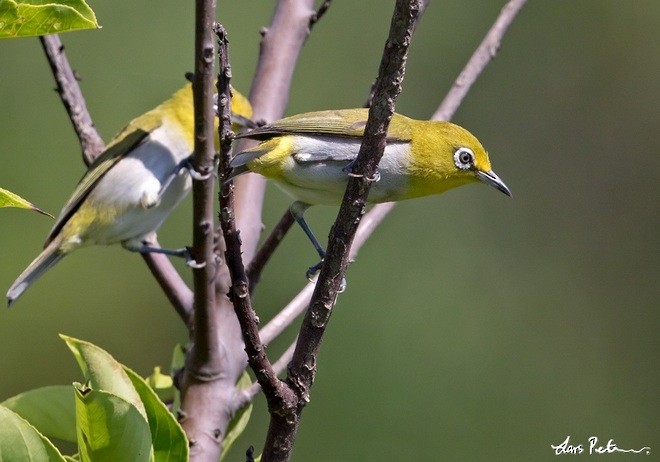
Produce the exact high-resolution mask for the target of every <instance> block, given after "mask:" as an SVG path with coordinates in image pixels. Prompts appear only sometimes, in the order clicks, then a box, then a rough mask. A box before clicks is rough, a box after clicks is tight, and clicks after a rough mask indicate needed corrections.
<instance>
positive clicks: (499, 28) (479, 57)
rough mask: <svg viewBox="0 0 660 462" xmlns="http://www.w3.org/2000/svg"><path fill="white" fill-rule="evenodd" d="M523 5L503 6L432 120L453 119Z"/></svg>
mask: <svg viewBox="0 0 660 462" xmlns="http://www.w3.org/2000/svg"><path fill="white" fill-rule="evenodd" d="M525 3H527V0H511V1H510V2H509V3H507V4H506V5H504V8H502V11H501V12H500V14H499V16H498V17H497V19H496V20H495V23H494V24H493V25H492V27H491V28H490V30H489V31H488V33H487V34H486V36H485V37H484V39H483V40H482V42H481V44H480V45H479V47H478V48H477V49H476V51H475V52H474V54H473V55H472V57H471V58H470V60H469V61H468V63H467V64H466V65H465V67H464V68H463V70H462V71H461V73H460V74H459V76H458V78H457V79H456V81H455V82H454V85H453V86H452V87H451V89H450V90H449V93H447V96H445V99H444V100H443V101H442V103H441V104H440V107H438V109H437V110H436V111H435V113H434V114H433V117H432V119H433V120H450V119H451V118H452V117H453V115H454V113H455V112H456V110H457V109H458V106H460V105H461V102H462V101H463V98H464V97H465V95H467V93H468V91H469V90H470V88H471V87H472V84H473V83H474V82H475V81H476V80H477V77H479V75H480V74H481V72H482V71H483V70H484V69H485V68H486V66H487V65H488V63H490V61H491V60H492V59H493V58H494V57H495V54H496V53H497V50H499V48H500V44H501V43H502V37H504V33H505V32H506V31H507V29H508V28H509V26H510V25H511V23H512V22H513V20H514V19H515V18H516V16H517V15H518V13H519V12H520V10H521V9H522V7H523V6H525Z"/></svg>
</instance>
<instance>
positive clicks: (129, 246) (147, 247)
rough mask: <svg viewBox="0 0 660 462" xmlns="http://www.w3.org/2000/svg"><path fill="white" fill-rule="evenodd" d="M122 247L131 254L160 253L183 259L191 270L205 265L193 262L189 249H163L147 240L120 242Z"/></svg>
mask: <svg viewBox="0 0 660 462" xmlns="http://www.w3.org/2000/svg"><path fill="white" fill-rule="evenodd" d="M122 246H123V247H124V248H125V249H126V250H129V251H131V252H137V253H160V254H163V255H169V256H172V257H179V258H183V259H184V260H185V262H186V265H188V266H189V267H191V268H203V267H204V266H205V265H206V263H205V262H202V263H198V262H196V261H195V260H193V258H192V256H191V255H190V248H188V247H182V248H180V249H164V248H162V247H160V246H158V245H154V243H153V242H151V241H150V240H149V239H148V238H146V239H129V240H128V241H124V242H122Z"/></svg>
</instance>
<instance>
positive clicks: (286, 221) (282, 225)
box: [247, 210, 294, 293]
mask: <svg viewBox="0 0 660 462" xmlns="http://www.w3.org/2000/svg"><path fill="white" fill-rule="evenodd" d="M293 223H294V219H293V215H291V212H289V210H287V211H286V212H284V214H283V215H282V218H280V221H278V222H277V224H276V225H275V226H274V227H273V229H272V231H271V232H270V234H269V235H268V237H267V238H266V240H265V241H264V243H263V244H262V245H261V247H260V248H259V250H258V251H257V254H256V255H255V257H254V258H253V259H252V261H251V262H250V265H249V266H248V268H247V273H248V280H249V281H250V293H252V292H253V291H254V288H255V287H256V286H257V284H258V283H259V281H260V280H261V272H262V271H263V269H264V268H265V266H266V264H267V263H268V261H269V260H270V257H272V256H273V253H275V250H276V249H277V247H278V246H279V245H280V242H282V239H284V236H286V233H287V232H288V231H289V230H290V229H291V226H292V225H293Z"/></svg>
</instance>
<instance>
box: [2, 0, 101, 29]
mask: <svg viewBox="0 0 660 462" xmlns="http://www.w3.org/2000/svg"><path fill="white" fill-rule="evenodd" d="M98 28H99V25H98V23H97V22H96V15H95V14H94V12H93V11H92V9H91V8H90V7H89V6H88V5H87V4H86V3H85V2H84V1H83V0H59V1H58V0H54V1H49V0H18V1H17V0H0V38H10V37H30V36H35V35H46V34H58V33H60V32H66V31H71V30H79V29H98Z"/></svg>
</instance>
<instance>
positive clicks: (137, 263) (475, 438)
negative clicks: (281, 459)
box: [0, 0, 660, 461]
mask: <svg viewBox="0 0 660 462" xmlns="http://www.w3.org/2000/svg"><path fill="white" fill-rule="evenodd" d="M393 3H394V2H393V1H388V2H384V1H382V0H369V1H367V0H362V1H359V2H341V1H336V2H334V3H333V4H332V6H331V8H330V10H329V11H328V13H327V16H326V17H324V18H323V20H322V21H321V22H320V23H319V24H318V25H317V26H316V27H315V28H314V30H313V32H312V34H311V36H310V38H309V40H308V42H307V44H306V46H305V48H304V50H303V52H302V55H301V57H300V62H299V66H298V68H297V70H296V73H295V78H294V84H293V89H292V92H291V100H290V104H289V108H288V111H287V114H294V113H298V112H304V111H311V110H319V109H328V108H340V107H355V106H360V105H362V103H363V101H364V99H365V97H366V95H367V93H368V91H369V88H370V84H371V82H372V80H373V79H374V77H375V76H376V72H377V67H378V62H379V60H380V56H381V52H382V47H383V43H384V39H385V37H386V34H387V29H388V27H389V18H390V14H391V11H392V6H393ZM503 4H504V2H503V1H497V2H495V1H490V2H483V1H480V0H470V1H467V0H460V1H459V0H452V1H441V0H435V1H434V2H432V3H431V5H430V7H429V8H428V10H427V12H426V14H425V16H424V18H423V20H422V22H421V24H420V26H419V28H418V31H417V34H416V37H415V39H414V41H413V44H412V49H411V53H410V58H409V65H408V71H407V75H406V80H405V82H404V91H403V94H402V95H401V96H400V98H399V101H398V104H397V110H398V112H401V113H404V114H406V115H410V116H412V117H417V118H424V117H429V116H430V114H431V113H432V112H433V111H434V110H435V108H436V107H437V105H438V104H439V103H440V101H441V99H442V97H443V96H444V94H445V92H446V91H447V90H448V88H449V86H450V84H451V83H452V82H453V80H454V78H455V77H456V76H457V74H458V72H459V71H460V69H461V68H462V66H463V64H464V63H465V62H466V60H467V59H468V57H469V56H470V54H471V53H472V51H473V50H474V48H475V47H476V46H477V44H478V43H479V42H480V40H481V38H482V37H483V35H484V33H485V32H486V30H487V29H488V28H489V27H490V25H491V23H492V21H493V20H494V18H495V17H496V15H497V14H498V12H499V9H500V8H501V6H502V5H503ZM91 6H92V7H93V8H94V9H95V11H96V13H97V15H98V18H99V22H100V24H102V26H103V28H102V29H101V30H98V31H85V32H76V33H67V34H65V35H63V36H62V40H63V41H64V43H65V44H66V46H67V52H68V56H69V59H70V60H71V62H72V64H73V66H74V67H75V69H76V70H77V71H78V72H79V74H80V76H81V77H82V79H83V80H82V88H83V91H84V92H85V96H86V98H87V102H88V105H89V108H90V110H91V113H92V116H93V118H94V120H95V122H96V124H97V126H98V128H99V130H100V132H101V134H102V135H103V136H104V137H105V139H106V140H108V139H109V138H110V136H112V134H114V133H115V132H117V131H118V130H119V129H120V128H121V127H122V126H123V124H125V123H126V122H127V121H128V120H130V119H131V118H132V117H134V116H136V115H138V114H140V113H142V112H144V111H145V110H147V109H149V108H151V107H153V106H155V105H156V104H157V103H158V102H159V101H161V100H162V99H164V98H165V97H167V96H168V95H169V94H170V93H171V92H173V91H174V90H175V89H176V88H178V87H179V86H181V85H182V84H183V73H184V72H186V71H190V70H192V67H193V66H192V64H193V61H192V50H193V4H192V2H167V3H164V4H161V5H160V6H159V7H157V8H154V6H153V5H152V3H150V2H134V1H128V0H119V1H113V2H101V1H93V0H92V1H91ZM271 13H272V2H263V1H257V0H243V1H221V2H219V13H218V15H219V16H218V17H219V20H220V21H222V22H223V23H224V24H225V26H226V27H227V29H228V31H229V34H230V35H229V37H230V46H231V49H230V53H231V63H232V66H233V75H234V80H233V84H234V85H235V86H236V87H237V88H239V89H242V90H244V91H247V90H248V89H249V86H250V79H251V77H252V74H253V72H254V68H255V63H256V59H257V55H258V43H259V33H258V32H259V28H260V27H262V26H265V25H267V24H268V22H269V20H270V16H271ZM659 25H660V2H657V1H652V0H646V1H644V0H638V1H636V2H619V1H614V0H611V1H608V0H599V1H595V0H581V1H575V0H571V1H569V0H561V1H559V0H557V1H552V2H549V1H534V0H532V1H530V3H529V4H528V5H527V7H526V8H525V9H524V10H523V11H522V13H521V15H520V16H519V18H518V20H517V21H516V22H515V23H514V24H513V26H512V28H511V29H510V31H509V33H508V34H507V36H506V37H505V40H504V43H503V45H502V48H501V50H500V52H499V54H498V56H497V58H496V60H495V61H494V62H493V63H492V64H491V65H490V66H489V67H488V68H487V70H486V72H485V73H484V74H483V75H482V77H480V79H479V80H478V82H477V84H476V85H475V86H474V87H473V89H472V91H471V92H470V94H469V96H468V98H467V99H466V100H465V102H464V104H463V106H462V107H461V108H460V110H459V112H458V113H457V115H456V117H455V120H456V121H457V122H458V123H460V124H462V125H464V126H465V127H467V128H469V129H470V130H471V131H472V132H474V133H475V134H476V135H477V136H479V138H480V139H481V141H482V142H483V143H484V145H485V146H486V147H487V149H488V150H489V151H490V154H491V160H492V162H493V165H494V169H495V171H496V172H497V173H498V174H499V175H500V176H501V177H502V178H503V179H504V180H505V181H506V183H507V184H508V185H509V187H510V188H511V189H512V191H513V195H514V198H513V199H512V200H509V199H507V198H506V197H504V196H503V195H502V194H499V193H497V192H495V191H493V190H491V189H489V188H486V187H483V186H469V187H464V188H460V189H458V190H454V191H451V192H449V193H447V194H445V195H443V196H438V197H431V198H427V199H421V200H417V201H411V202H407V203H401V204H399V205H398V206H397V207H396V209H395V211H394V212H393V213H392V214H391V216H390V217H389V218H388V219H387V220H386V222H385V223H384V224H383V225H382V226H381V227H380V228H379V229H378V231H377V232H376V233H375V235H374V236H373V238H372V239H371V240H370V241H369V242H368V243H367V245H366V246H365V247H364V248H363V250H362V251H361V253H360V255H359V258H358V259H357V262H356V263H354V264H353V265H352V266H351V267H350V268H349V272H348V283H349V287H348V290H347V292H346V293H344V294H343V295H341V296H340V298H339V302H338V304H337V306H336V308H335V311H334V315H333V318H332V322H331V323H330V327H329V330H328V332H327V335H326V339H325V342H324V345H323V348H322V352H321V356H320V359H319V370H318V375H317V382H316V384H315V386H314V388H313V393H312V402H311V404H310V405H309V406H308V408H307V409H306V410H305V412H304V414H303V420H302V426H301V430H300V433H299V436H298V440H297V444H296V449H295V451H294V459H295V460H298V461H358V460H360V461H380V460H440V459H442V460H468V461H469V460H492V461H495V460H502V461H508V460H555V458H556V456H555V455H554V453H553V451H552V449H551V448H550V445H551V444H558V443H560V442H562V441H563V440H564V439H565V438H566V436H567V435H570V436H571V443H572V444H575V445H577V444H583V445H587V438H588V437H589V436H592V435H594V436H598V437H599V439H600V440H601V442H602V443H603V444H605V443H606V442H607V440H608V439H610V438H613V439H614V440H615V442H616V444H617V445H618V446H619V447H621V448H640V447H643V446H650V447H651V448H652V449H651V456H650V457H649V456H644V455H639V456H631V455H629V456H617V457H615V459H616V460H626V459H627V460H649V459H657V458H658V453H659V452H660V431H659V430H660V417H659V416H660V399H659V398H660V367H658V354H659V353H660V335H659V332H660V310H659V308H660V289H659V288H660V280H659V276H660V256H659V255H660V239H659V235H660V233H659V225H660V214H659V207H658V198H659V197H660V195H659V189H660V188H659V187H658V186H659V180H660V155H659V154H660V138H659V136H658V135H659V132H658V127H659V125H660V80H659V79H658V76H659V75H660V34H659V33H658V26H659ZM53 88H54V83H53V78H52V76H51V74H50V70H49V68H48V65H47V64H46V61H45V59H44V57H43V53H42V51H41V49H40V46H39V42H38V40H37V39H20V40H3V41H2V42H0V105H1V107H2V111H0V153H2V160H3V165H2V168H1V169H0V186H2V187H4V188H8V189H10V190H12V191H14V192H16V193H18V194H21V195H23V196H24V197H26V198H28V199H29V200H32V201H33V202H35V203H36V204H37V205H39V206H40V207H42V208H44V209H45V210H48V211H50V212H52V213H57V212H58V211H59V210H60V208H61V206H62V205H63V204H64V202H65V201H66V199H67V198H68V195H69V194H70V192H71V191H72V190H73V187H74V185H75V183H76V182H77V180H78V179H79V177H80V176H81V175H82V173H83V164H82V162H81V159H80V149H79V146H78V142H77V140H76V138H75V136H74V134H73V131H72V129H71V126H70V123H69V121H68V119H67V117H66V115H65V112H64V110H63V108H62V105H61V102H60V101H59V99H58V97H57V95H56V93H55V92H54V91H53ZM186 204H188V205H185V204H184V206H182V207H181V208H180V209H179V210H178V211H177V212H176V214H175V215H174V216H173V217H171V219H170V220H169V221H168V222H167V223H166V224H165V226H164V228H163V229H162V232H161V233H160V238H161V243H163V244H164V245H169V246H180V245H182V244H186V243H189V242H190V223H189V222H190V220H189V218H190V212H189V204H190V203H189V202H187V203H186ZM287 204H288V199H287V198H286V197H285V196H284V195H283V194H282V193H281V192H280V191H279V190H277V189H276V188H274V187H270V189H269V190H268V197H267V201H266V211H265V216H264V222H265V223H266V225H267V226H268V227H269V226H271V225H272V224H273V223H274V221H275V220H276V219H277V218H279V216H280V215H281V214H282V212H283V211H284V210H285V208H286V207H287ZM335 215H336V210H335V209H332V208H329V207H318V208H315V209H312V210H311V211H310V213H309V220H310V222H311V223H312V226H313V228H314V229H316V230H317V233H318V235H320V236H324V235H326V233H327V230H328V229H329V226H330V223H331V222H332V220H333V219H334V217H335ZM0 223H1V224H2V230H3V231H2V239H1V240H0V254H1V255H2V264H1V265H0V287H1V288H2V290H3V291H4V290H5V289H6V288H7V287H9V285H10V284H11V282H12V281H13V280H14V278H15V277H16V276H17V275H18V274H19V273H20V271H21V270H22V269H23V268H24V267H25V266H26V265H27V264H28V263H29V262H30V260H31V259H32V258H33V257H34V256H35V255H36V254H37V253H38V251H39V249H40V248H41V245H42V242H43V239H44V238H45V236H46V234H47V232H48V230H49V229H50V226H51V224H52V222H51V221H50V220H48V219H47V218H45V217H43V216H39V215H37V214H33V213H28V212H25V211H20V210H14V209H3V210H0ZM314 262H315V255H314V252H313V250H312V249H311V246H309V245H308V243H307V242H306V240H305V238H304V236H303V234H302V233H301V232H300V230H298V229H295V228H294V230H293V231H292V232H291V234H290V235H289V236H287V238H286V240H285V242H284V245H283V246H282V249H281V251H280V253H279V254H278V255H277V256H276V258H275V259H274V261H273V263H272V265H271V266H270V267H269V269H268V271H267V273H266V274H265V278H264V280H263V282H262V284H261V286H260V288H259V290H258V293H257V298H256V301H255V303H256V306H257V309H258V310H259V314H260V316H261V318H262V320H266V319H268V318H269V317H270V316H272V315H273V314H274V313H275V312H277V310H278V308H279V307H281V306H282V305H283V304H284V303H286V302H287V301H288V300H289V299H290V298H291V297H292V296H293V295H294V294H295V293H297V291H298V290H299V289H300V288H301V287H302V285H303V283H304V282H305V280H304V272H305V269H306V268H307V266H308V265H309V264H311V263H314ZM177 264H178V263H177ZM179 267H180V268H181V269H182V271H183V273H184V274H185V277H186V279H187V280H190V275H189V272H188V271H186V270H185V268H183V267H181V266H179ZM58 332H62V333H66V334H68V335H72V336H76V337H80V338H84V339H86V340H89V341H92V342H94V343H96V344H98V345H100V346H102V347H103V348H105V349H107V350H108V351H110V352H111V353H112V354H113V355H114V356H115V357H116V358H117V359H119V360H120V361H123V362H125V363H126V364H128V365H129V366H131V367H132V368H133V369H135V370H137V371H139V372H140V373H142V374H143V375H148V374H149V373H150V372H151V369H152V367H153V366H154V365H163V366H167V365H169V361H170V355H171V351H172V348H173V345H174V344H175V343H176V342H185V341H186V339H187V334H186V331H185V329H184V328H183V326H182V325H181V323H180V322H179V320H178V318H177V316H176V315H175V313H174V311H173V310H172V309H171V308H170V307H169V306H168V304H167V301H166V300H165V297H164V296H163V295H162V294H161V293H160V291H159V288H158V287H157V285H156V284H155V282H154V281H153V279H152V278H151V276H150V274H149V272H148V270H147V268H146V266H145V265H144V264H143V262H142V261H141V259H140V258H139V257H137V256H135V255H132V254H130V253H129V252H126V251H123V250H121V249H120V248H119V247H109V248H90V249H86V250H83V251H80V252H76V253H75V254H73V255H71V256H70V257H68V258H66V259H65V260H63V261H62V262H61V263H60V264H59V265H58V266H57V267H56V268H55V269H54V270H53V271H51V272H50V273H49V274H48V275H47V276H46V277H44V278H43V279H42V280H40V281H39V282H38V283H37V284H35V286H34V287H33V288H32V289H30V291H29V292H28V293H27V294H26V295H25V296H24V298H22V299H21V300H20V301H19V302H18V303H17V304H16V306H15V307H14V308H12V309H11V310H0V338H1V339H2V353H1V354H0V370H1V371H2V375H1V378H0V400H2V399H5V398H7V397H9V396H11V395H13V394H16V393H18V392H21V391H24V390H26V389H29V388H34V387H38V386H44V385H48V384H55V383H70V382H73V381H74V380H80V378H81V377H80V373H79V371H78V370H77V367H76V364H75V361H74V360H73V358H72V357H71V355H70V354H69V353H68V352H67V349H66V348H65V346H64V344H63V342H61V341H60V340H59V339H58V337H57V333H58ZM293 335H294V333H293V331H292V330H291V331H290V332H287V338H286V339H283V340H281V341H278V342H275V343H274V344H273V345H271V348H270V351H271V354H272V355H273V356H277V353H278V352H279V351H281V350H282V349H283V348H284V347H285V346H286V345H288V343H289V342H290V341H291V339H292V336H293ZM266 426H267V415H266V409H265V405H264V401H263V398H262V397H259V399H258V403H257V407H256V409H255V412H254V414H253V418H252V421H251V423H250V426H249V428H248V430H247V431H246V433H245V434H244V436H243V437H242V438H241V439H240V440H239V442H238V443H237V446H236V448H237V449H235V452H234V453H233V454H232V457H231V460H243V455H242V449H244V448H246V447H247V446H248V445H249V444H254V445H255V446H256V447H257V448H260V447H261V446H262V444H263V438H264V435H265V429H266Z"/></svg>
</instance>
